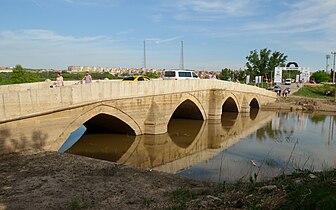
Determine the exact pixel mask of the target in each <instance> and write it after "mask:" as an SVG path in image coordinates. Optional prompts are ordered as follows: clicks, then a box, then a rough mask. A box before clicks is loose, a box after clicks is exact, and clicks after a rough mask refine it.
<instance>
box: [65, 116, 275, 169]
mask: <svg viewBox="0 0 336 210" xmlns="http://www.w3.org/2000/svg"><path fill="white" fill-rule="evenodd" d="M229 114H235V113H229ZM235 116H236V117H234V118H227V119H226V120H228V121H230V122H231V123H226V124H227V126H226V128H225V126H223V122H222V121H221V120H205V121H201V120H190V119H172V121H171V124H170V127H169V132H168V133H165V134H160V135H138V136H127V135H119V134H113V135H115V137H116V139H117V140H104V139H103V140H101V141H100V140H98V142H99V143H97V144H94V143H90V142H86V144H87V145H86V147H89V148H88V150H89V151H86V150H85V147H84V148H82V150H83V151H84V153H85V152H86V154H88V155H90V156H91V155H93V153H94V150H95V149H96V150H98V151H97V152H96V153H97V154H99V155H100V157H102V158H103V159H107V160H112V161H116V162H117V163H121V164H126V165H130V166H135V167H141V168H153V169H156V170H160V171H166V172H177V171H180V170H182V169H185V168H188V167H190V166H192V165H193V164H195V163H198V162H200V161H204V160H207V159H209V158H212V157H213V156H215V155H216V154H218V153H219V152H220V151H221V150H223V149H225V148H228V147H230V146H231V145H233V144H235V143H236V142H238V141H239V140H240V139H241V138H242V137H244V136H247V135H249V134H250V133H252V132H253V131H255V130H256V129H257V128H259V127H260V126H263V125H264V124H265V123H266V122H268V121H270V120H271V119H272V118H273V117H274V116H272V114H270V113H263V112H262V113H259V114H257V116H256V117H255V119H251V118H250V117H249V115H241V114H237V115H235ZM176 122H177V123H176ZM191 122H192V123H195V124H194V125H191V126H190V124H191ZM174 123H176V124H174ZM224 124H225V123H224ZM229 124H231V125H232V126H229ZM181 125H183V126H181ZM181 127H182V128H181ZM183 127H188V128H187V129H188V133H185V131H184V130H183ZM176 128H177V130H176ZM122 136H124V137H122ZM93 137H95V136H93ZM183 137H186V139H183ZM104 138H105V137H104ZM106 139H107V138H106ZM95 141H97V138H94V142H95ZM114 144H120V145H114ZM92 145H99V147H96V146H92ZM76 146H80V144H77V145H75V147H76ZM82 146H83V145H82ZM114 148H119V149H120V150H119V151H117V150H115V149H114ZM75 149H76V148H73V149H72V150H73V151H75ZM69 151H71V150H69ZM84 153H83V154H84ZM106 153H112V157H108V155H107V156H105V155H106ZM77 154H78V153H77ZM116 159H118V160H116Z"/></svg>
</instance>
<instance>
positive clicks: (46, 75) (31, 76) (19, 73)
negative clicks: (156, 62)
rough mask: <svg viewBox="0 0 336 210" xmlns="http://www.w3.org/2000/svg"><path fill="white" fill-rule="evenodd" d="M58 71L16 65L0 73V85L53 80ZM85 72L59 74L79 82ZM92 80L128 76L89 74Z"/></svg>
mask: <svg viewBox="0 0 336 210" xmlns="http://www.w3.org/2000/svg"><path fill="white" fill-rule="evenodd" d="M57 73H60V72H59V71H36V70H27V69H24V68H23V67H22V66H21V65H16V66H15V68H14V69H13V72H11V73H0V84H2V85H5V84H19V83H31V82H42V81H45V80H46V79H50V80H55V78H56V76H57ZM85 73H86V72H78V73H70V72H68V71H62V72H61V74H62V76H63V79H64V80H81V79H82V78H83V77H84V75H85ZM90 74H91V76H92V78H94V79H95V80H103V79H105V78H108V79H122V78H124V77H125V76H129V75H128V74H126V73H125V74H120V75H112V74H110V73H109V72H91V73H90ZM145 76H148V77H150V78H158V77H159V76H160V75H159V74H157V73H155V72H146V73H145Z"/></svg>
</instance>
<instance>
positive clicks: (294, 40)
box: [0, 0, 336, 70]
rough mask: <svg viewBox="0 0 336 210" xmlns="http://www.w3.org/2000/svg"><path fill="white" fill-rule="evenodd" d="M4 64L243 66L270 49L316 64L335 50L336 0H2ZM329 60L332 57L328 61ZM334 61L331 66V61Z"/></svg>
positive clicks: (319, 66) (0, 53)
mask: <svg viewBox="0 0 336 210" xmlns="http://www.w3.org/2000/svg"><path fill="white" fill-rule="evenodd" d="M0 11H1V12H0V66H15V65H16V64H21V65H22V66H23V67H27V68H28V67H30V68H53V69H66V68H67V66H69V65H80V66H84V65H88V66H103V67H129V68H131V67H142V66H143V41H144V40H146V43H147V44H146V48H147V50H146V54H147V59H146V64H147V67H148V68H165V69H169V68H178V67H179V65H180V55H181V49H180V46H181V41H182V40H183V43H184V67H185V68H188V69H196V70H201V69H204V70H221V69H223V68H225V67H226V68H232V69H239V68H244V65H245V63H246V59H245V57H246V56H247V55H249V52H250V51H251V50H254V49H257V50H260V49H262V48H266V47H267V48H268V49H271V50H272V51H280V52H282V53H284V54H286V55H288V61H296V62H297V63H298V64H299V66H302V67H310V68H311V69H312V70H316V69H325V66H326V59H325V57H326V54H327V53H330V52H331V51H334V50H336V36H335V35H336V12H335V11H336V0H283V1H277V0H1V3H0ZM330 64H331V62H330ZM330 66H331V65H330Z"/></svg>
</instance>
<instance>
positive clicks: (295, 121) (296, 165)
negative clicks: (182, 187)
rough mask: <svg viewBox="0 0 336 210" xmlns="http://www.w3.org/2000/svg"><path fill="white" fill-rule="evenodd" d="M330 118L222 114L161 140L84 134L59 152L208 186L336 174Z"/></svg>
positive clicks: (177, 127) (175, 126) (171, 128)
mask: <svg viewBox="0 0 336 210" xmlns="http://www.w3.org/2000/svg"><path fill="white" fill-rule="evenodd" d="M335 121H336V117H335V116H333V115H321V114H307V113H280V112H251V114H248V115H243V114H237V113H223V116H222V119H221V120H210V121H209V120H208V121H200V120H187V119H172V120H171V121H170V123H169V125H168V133H166V134H162V135H140V136H132V135H124V134H86V132H85V131H86V128H85V127H84V126H81V127H80V128H79V129H78V130H76V131H75V132H74V133H72V134H71V136H70V137H69V139H68V140H67V141H66V142H65V144H64V145H63V146H62V148H61V149H60V151H61V152H64V151H66V152H69V153H73V154H78V155H83V156H88V157H93V158H98V159H104V160H109V161H113V162H117V163H121V164H126V165H130V166H133V167H141V168H151V169H154V170H159V171H164V172H169V173H178V174H181V175H183V176H187V177H191V178H193V179H199V180H206V181H213V182H224V181H226V182H236V181H237V180H245V181H247V180H249V179H250V178H251V177H253V178H256V180H265V179H269V178H272V177H274V176H277V175H279V174H281V173H283V172H285V173H290V172H292V171H294V170H296V169H309V170H316V171H319V170H324V169H329V168H336V143H335V141H336V139H335V134H334V133H335V132H336V131H335V124H336V123H335Z"/></svg>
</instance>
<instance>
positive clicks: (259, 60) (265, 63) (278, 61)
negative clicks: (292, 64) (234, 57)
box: [246, 48, 287, 78]
mask: <svg viewBox="0 0 336 210" xmlns="http://www.w3.org/2000/svg"><path fill="white" fill-rule="evenodd" d="M246 60H247V62H246V68H247V73H248V74H250V75H251V77H252V78H253V77H255V76H264V77H265V78H270V77H272V76H271V74H272V72H274V68H275V67H277V66H285V62H286V60H287V55H284V54H283V53H280V52H278V51H275V52H273V53H272V51H271V50H269V49H267V48H264V49H261V50H260V51H259V53H258V52H257V50H254V51H250V55H248V56H247V57H246Z"/></svg>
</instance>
